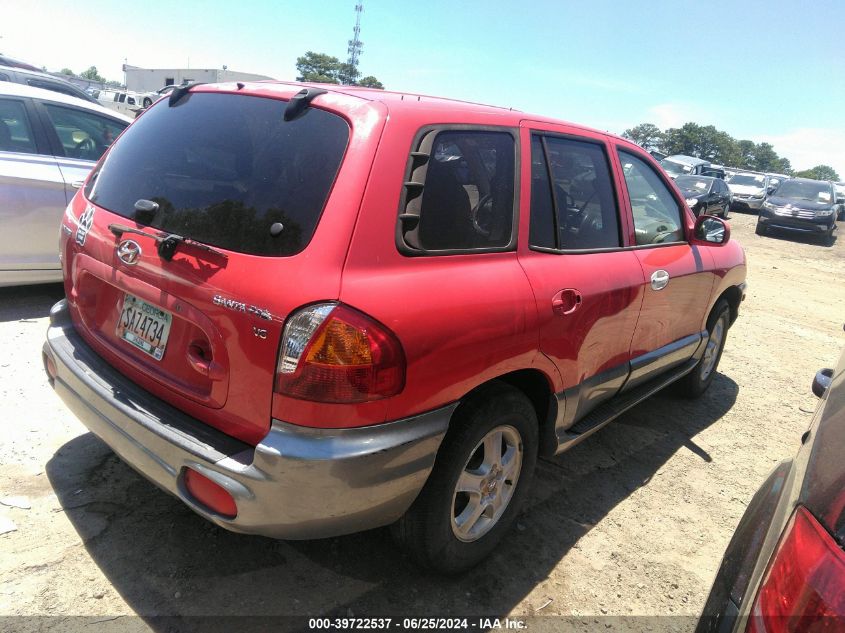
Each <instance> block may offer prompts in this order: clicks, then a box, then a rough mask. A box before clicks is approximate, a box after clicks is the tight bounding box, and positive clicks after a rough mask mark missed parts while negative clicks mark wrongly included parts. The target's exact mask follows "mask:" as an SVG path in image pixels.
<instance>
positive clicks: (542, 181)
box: [529, 135, 620, 250]
mask: <svg viewBox="0 0 845 633" xmlns="http://www.w3.org/2000/svg"><path fill="white" fill-rule="evenodd" d="M531 167H532V169H531V230H530V233H529V244H530V245H531V246H539V247H546V248H558V249H561V250H590V249H596V248H616V247H618V246H619V245H620V238H619V214H618V212H617V205H616V198H615V196H614V192H613V185H612V183H611V178H610V167H609V165H608V161H607V156H606V154H605V151H604V148H603V147H602V146H601V145H599V144H597V143H590V142H586V141H578V140H574V139H569V138H559V137H553V136H544V137H541V136H538V135H535V136H534V137H533V138H532V141H531Z"/></svg>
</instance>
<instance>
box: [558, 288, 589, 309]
mask: <svg viewBox="0 0 845 633" xmlns="http://www.w3.org/2000/svg"><path fill="white" fill-rule="evenodd" d="M582 299H583V298H582V296H581V293H580V292H578V291H577V290H575V289H574V288H565V289H563V290H561V291H560V292H558V293H557V294H556V295H555V296H554V297H552V311H553V312H554V313H555V314H558V315H561V316H564V315H567V314H572V313H573V312H575V311H576V310H577V309H578V308H579V307H581V301H582Z"/></svg>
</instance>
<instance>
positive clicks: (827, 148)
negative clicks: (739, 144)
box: [753, 128, 845, 179]
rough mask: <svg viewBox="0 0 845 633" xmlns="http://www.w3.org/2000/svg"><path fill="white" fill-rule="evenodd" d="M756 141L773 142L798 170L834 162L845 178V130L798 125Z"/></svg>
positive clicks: (777, 149) (761, 137) (776, 149)
mask: <svg viewBox="0 0 845 633" xmlns="http://www.w3.org/2000/svg"><path fill="white" fill-rule="evenodd" d="M753 140H754V141H756V142H758V143H759V142H764V141H765V142H766V143H771V144H772V145H773V146H774V148H775V151H776V152H777V153H778V155H779V156H785V157H786V158H788V159H789V162H790V163H792V168H793V169H795V170H796V171H800V170H802V169H809V168H811V167H815V166H816V165H830V166H831V167H833V168H834V169H835V170H836V172H837V173H838V174H839V177H840V178H843V179H845V129H835V128H832V129H825V128H798V129H795V130H790V131H789V132H786V133H784V134H774V135H765V136H759V137H756V138H754V139H753Z"/></svg>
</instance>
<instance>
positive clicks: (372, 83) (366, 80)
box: [358, 75, 384, 90]
mask: <svg viewBox="0 0 845 633" xmlns="http://www.w3.org/2000/svg"><path fill="white" fill-rule="evenodd" d="M358 85H359V86H363V87H364V88H378V89H379V90H384V84H383V83H381V82H380V81H379V80H378V79H376V78H375V77H373V76H372V75H367V76H366V77H362V78H361V79H360V80H359V81H358Z"/></svg>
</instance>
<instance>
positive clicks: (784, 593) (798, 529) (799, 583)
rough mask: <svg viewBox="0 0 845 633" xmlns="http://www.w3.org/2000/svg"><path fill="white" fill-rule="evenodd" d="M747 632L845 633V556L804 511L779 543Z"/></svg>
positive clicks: (798, 512) (792, 521)
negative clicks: (831, 632) (829, 632)
mask: <svg viewBox="0 0 845 633" xmlns="http://www.w3.org/2000/svg"><path fill="white" fill-rule="evenodd" d="M747 631H748V632H749V633H773V632H779V631H789V632H790V633H800V632H802V631H805V632H808V633H810V632H816V631H818V632H820V633H821V632H823V631H845V552H843V551H842V549H841V548H840V547H839V545H838V544H837V543H836V541H834V540H833V537H832V536H830V534H828V533H827V531H826V530H825V529H824V527H822V526H821V525H820V524H819V522H818V521H816V519H815V517H813V515H812V514H810V513H809V512H808V511H807V510H805V509H804V508H801V507H799V508H798V510H796V512H795V514H794V515H793V516H792V519H791V520H790V522H789V524H788V525H787V527H786V530H785V531H784V533H783V536H782V537H781V540H780V543H778V547H777V550H776V551H775V554H774V556H773V558H772V560H771V562H770V563H769V569H768V571H767V572H766V575H765V577H764V578H763V584H762V585H761V587H760V591H759V592H758V593H757V598H756V600H755V601H754V605H753V606H752V608H751V617H750V618H749V619H748V628H747Z"/></svg>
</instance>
